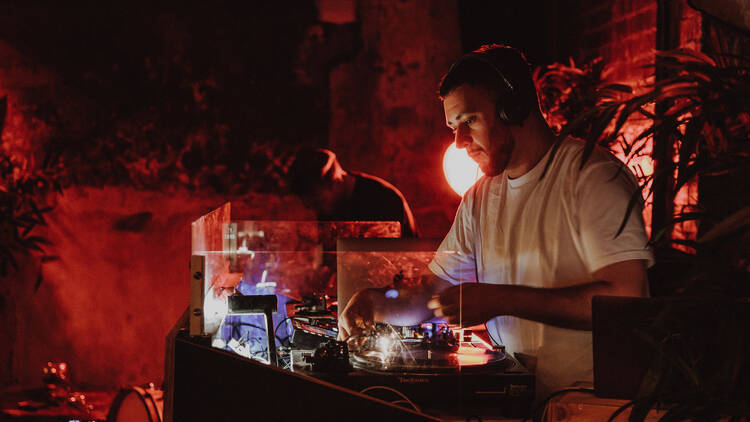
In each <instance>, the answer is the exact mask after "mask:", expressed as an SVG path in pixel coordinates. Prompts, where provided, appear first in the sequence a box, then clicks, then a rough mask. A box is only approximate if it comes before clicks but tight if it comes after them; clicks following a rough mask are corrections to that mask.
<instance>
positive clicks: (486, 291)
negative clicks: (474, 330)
mask: <svg viewBox="0 0 750 422" xmlns="http://www.w3.org/2000/svg"><path fill="white" fill-rule="evenodd" d="M497 291H498V286H497V285H492V284H484V283H465V284H461V285H459V286H452V287H449V288H447V289H445V290H443V291H442V292H440V294H438V295H435V296H433V297H432V299H431V300H430V301H429V302H427V307H428V308H429V309H432V311H433V312H434V313H435V316H436V317H439V318H443V319H445V321H446V322H448V323H449V324H460V325H461V326H462V327H471V326H473V325H477V324H484V323H485V322H487V321H489V320H490V319H491V318H493V317H495V316H497V315H499V314H500V313H501V312H500V311H499V310H498V309H497V307H498V305H499V303H501V300H500V299H499V298H498V297H497V293H498V292H497Z"/></svg>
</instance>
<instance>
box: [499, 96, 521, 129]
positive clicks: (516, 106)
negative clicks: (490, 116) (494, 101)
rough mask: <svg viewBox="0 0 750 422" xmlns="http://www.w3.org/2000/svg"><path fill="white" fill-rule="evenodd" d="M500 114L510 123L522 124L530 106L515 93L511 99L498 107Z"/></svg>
mask: <svg viewBox="0 0 750 422" xmlns="http://www.w3.org/2000/svg"><path fill="white" fill-rule="evenodd" d="M498 115H499V116H500V118H501V119H503V120H504V121H505V122H507V123H508V124H511V125H519V126H520V125H522V124H523V121H524V120H526V117H527V116H528V115H529V107H528V106H527V105H526V104H522V101H521V99H520V98H519V96H518V95H515V93H514V94H513V98H512V100H511V101H508V102H507V103H506V104H504V105H501V106H500V107H498Z"/></svg>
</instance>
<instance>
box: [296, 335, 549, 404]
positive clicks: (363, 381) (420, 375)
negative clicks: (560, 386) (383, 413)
mask: <svg viewBox="0 0 750 422" xmlns="http://www.w3.org/2000/svg"><path fill="white" fill-rule="evenodd" d="M345 358H348V364H346V363H344V362H342V360H343V359H345ZM342 368H345V369H342ZM293 371H295V372H298V373H303V374H307V375H310V376H313V377H315V378H318V379H321V380H325V381H328V382H331V383H334V384H337V385H341V386H344V387H348V388H350V389H352V390H355V391H359V392H367V393H368V394H373V395H375V396H376V397H378V398H381V399H383V400H387V401H393V400H394V399H398V400H397V401H401V400H400V399H399V398H401V399H403V401H402V402H406V403H410V404H411V405H412V406H416V408H417V409H419V410H420V411H426V412H427V413H430V414H434V415H438V414H442V415H444V416H445V415H451V414H460V413H461V412H462V411H465V410H466V409H472V411H476V412H477V414H483V415H485V416H492V415H494V416H498V415H502V416H510V417H513V416H521V415H525V414H527V413H528V411H529V409H530V406H531V402H532V400H533V396H534V377H533V375H531V374H530V373H529V372H528V371H527V370H526V369H525V368H524V367H523V366H522V365H521V364H520V363H518V361H517V360H516V359H514V358H513V357H512V356H510V355H509V354H506V353H505V350H504V349H503V348H502V347H493V346H491V345H490V344H489V343H488V342H487V341H485V340H484V339H483V338H482V337H481V336H480V335H479V333H477V332H475V331H473V330H469V329H463V330H456V329H454V328H453V327H451V326H449V325H447V324H444V323H424V324H421V325H419V326H414V327H394V326H390V325H387V324H382V323H378V324H376V326H375V328H374V329H373V330H370V331H367V332H365V333H363V334H361V335H358V336H353V337H351V338H350V339H349V340H348V341H347V342H336V341H332V340H329V341H328V342H326V343H323V344H321V346H320V347H319V348H318V349H317V350H316V351H315V352H314V353H308V354H306V356H304V357H303V359H301V360H300V359H296V360H295V365H294V367H293ZM394 394H395V395H397V396H398V397H396V396H394Z"/></svg>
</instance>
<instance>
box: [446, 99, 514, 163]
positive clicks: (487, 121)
mask: <svg viewBox="0 0 750 422" xmlns="http://www.w3.org/2000/svg"><path fill="white" fill-rule="evenodd" d="M495 100H496V99H495V97H494V96H493V95H492V94H491V93H490V92H488V91H487V90H486V89H484V88H481V87H475V86H472V85H465V84H464V85H461V86H459V87H458V88H456V89H454V90H453V91H451V92H450V93H449V94H448V95H446V96H445V98H444V99H443V109H444V110H445V123H446V124H447V125H448V127H449V128H451V129H452V130H453V133H454V135H455V137H456V146H457V147H458V148H466V152H468V154H469V157H471V159H472V160H474V161H476V162H477V164H479V168H480V169H481V170H482V172H484V174H486V175H488V176H495V175H498V174H500V173H502V171H503V170H505V168H506V167H507V166H508V162H509V161H510V156H511V153H512V152H513V149H514V146H515V143H514V142H513V137H512V136H511V133H510V127H509V126H508V125H507V124H506V123H505V122H503V121H501V120H500V119H499V118H498V116H497V112H496V110H495Z"/></svg>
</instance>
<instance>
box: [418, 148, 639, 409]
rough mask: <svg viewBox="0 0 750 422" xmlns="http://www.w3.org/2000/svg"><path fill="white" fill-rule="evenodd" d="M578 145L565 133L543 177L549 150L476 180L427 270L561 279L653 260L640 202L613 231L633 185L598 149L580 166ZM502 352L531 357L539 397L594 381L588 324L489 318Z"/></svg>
mask: <svg viewBox="0 0 750 422" xmlns="http://www.w3.org/2000/svg"><path fill="white" fill-rule="evenodd" d="M583 147H584V144H583V142H581V141H578V140H574V139H566V140H565V141H563V142H562V144H561V145H560V148H559V149H558V150H557V152H556V154H555V156H554V158H553V160H552V163H551V164H550V166H549V169H548V170H547V173H546V174H545V175H544V177H543V178H541V180H540V177H541V175H542V174H543V172H544V168H545V166H546V165H547V162H548V158H549V155H550V151H551V149H550V151H548V152H547V154H546V155H545V156H544V157H543V158H542V159H541V160H540V161H539V163H538V164H537V165H536V166H535V167H534V168H533V169H531V170H530V171H529V172H528V173H526V174H524V175H523V176H521V177H518V178H516V179H509V178H508V175H507V174H506V173H502V174H500V175H497V176H494V177H484V178H482V179H480V180H479V181H478V182H477V183H476V184H475V185H474V186H473V187H472V188H471V189H470V190H469V191H468V192H467V193H466V195H464V198H463V200H462V202H461V205H460V206H459V208H458V212H457V214H456V218H455V220H454V222H453V226H452V227H451V230H450V232H448V234H447V236H446V237H445V239H444V240H443V242H442V244H441V245H440V248H439V249H438V251H452V252H453V253H444V254H442V253H441V254H437V255H436V256H435V258H434V259H433V260H432V262H430V265H429V268H430V270H431V271H432V272H433V273H435V274H436V275H437V276H439V277H440V278H443V279H445V280H447V281H450V282H452V283H454V284H459V283H463V282H475V281H480V282H482V283H492V284H512V285H523V286H531V287H564V286H570V285H576V284H581V283H586V282H590V281H594V278H593V273H594V272H595V271H597V270H599V269H601V268H603V267H605V266H607V265H610V264H614V263H617V262H621V261H626V260H631V259H644V260H648V261H649V265H651V264H652V263H653V256H652V254H651V252H650V250H649V249H648V247H647V245H646V243H647V238H646V234H645V230H644V226H643V217H642V214H641V212H642V206H641V205H640V204H639V205H638V206H637V207H635V208H634V209H633V212H632V213H631V214H630V217H629V218H628V222H627V224H626V226H625V228H624V230H623V231H622V233H621V234H620V235H619V236H616V237H615V234H616V233H617V230H618V228H619V227H620V224H621V222H622V220H623V217H624V216H625V212H626V209H627V204H628V202H629V200H630V198H631V196H632V194H633V192H635V190H636V189H637V184H636V181H635V178H634V177H633V175H632V173H631V172H630V170H629V169H628V168H627V167H626V166H625V165H624V164H622V162H620V161H619V160H618V159H617V158H615V157H614V156H612V155H611V154H609V153H608V152H606V151H605V150H603V149H601V148H596V149H595V150H594V152H593V154H592V155H591V156H590V157H589V159H588V161H587V162H586V164H585V165H584V167H583V169H580V165H581V158H582V155H583ZM487 328H488V330H489V331H490V334H491V335H492V337H493V339H494V340H495V341H501V342H502V344H504V345H505V347H506V350H507V351H509V352H511V353H514V352H523V353H526V354H531V355H534V356H537V358H538V363H537V370H536V378H537V397H541V396H540V395H544V394H547V393H550V392H553V391H556V390H559V389H562V388H565V387H569V386H570V385H571V384H572V383H574V382H576V381H592V380H593V364H592V360H593V356H592V349H591V332H590V331H578V330H571V329H565V328H558V327H553V326H549V325H544V324H541V323H538V322H534V321H529V320H524V319H520V318H516V317H511V316H502V317H497V318H494V319H492V320H490V321H489V322H488V323H487Z"/></svg>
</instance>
